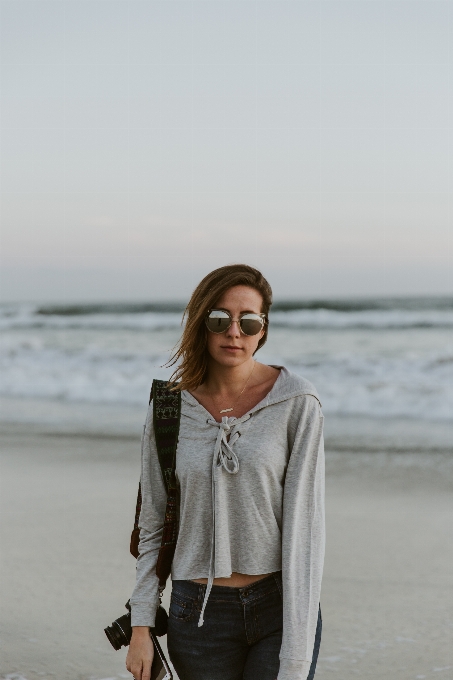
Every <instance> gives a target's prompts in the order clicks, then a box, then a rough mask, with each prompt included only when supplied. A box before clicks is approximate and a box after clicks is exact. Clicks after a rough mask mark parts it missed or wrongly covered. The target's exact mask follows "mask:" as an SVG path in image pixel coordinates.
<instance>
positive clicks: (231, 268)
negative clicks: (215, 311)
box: [167, 264, 272, 390]
mask: <svg viewBox="0 0 453 680" xmlns="http://www.w3.org/2000/svg"><path fill="white" fill-rule="evenodd" d="M233 286H249V287H250V288H254V289H255V290H257V291H258V293H260V295H261V297H262V298H263V304H262V309H261V313H262V314H266V321H267V315H268V313H269V309H270V307H271V305H272V288H271V287H270V285H269V283H268V282H267V281H266V279H265V278H264V276H263V275H262V274H261V272H260V271H258V269H255V268H254V267H250V266H249V265H247V264H229V265H226V266H225V267H219V269H214V271H212V272H210V273H209V274H208V275H207V276H205V277H204V279H203V280H202V281H200V283H199V284H198V286H197V287H196V288H195V290H194V292H193V293H192V297H191V298H190V300H189V304H188V305H187V307H186V309H185V311H184V315H183V321H184V319H186V325H185V328H184V331H183V334H182V336H181V340H180V341H179V343H178V344H177V346H176V348H175V350H174V352H173V355H172V357H171V359H170V361H169V362H168V364H167V366H174V365H175V364H176V363H178V366H177V368H176V369H175V371H174V372H173V375H172V376H171V378H170V382H172V383H175V382H177V381H178V385H177V386H174V388H173V389H177V390H194V389H196V388H197V387H198V386H199V385H201V383H202V382H204V380H205V379H206V373H207V369H208V351H207V349H206V344H207V333H208V330H207V328H206V326H205V323H204V319H205V316H206V314H207V313H208V310H209V309H211V308H212V307H213V306H214V305H215V303H216V301H217V300H218V299H219V298H220V297H221V296H222V295H223V294H224V293H225V292H226V291H227V290H229V289H230V288H232V287H233ZM267 330H268V326H267V323H265V325H264V335H263V337H262V338H260V340H259V342H258V347H257V348H256V351H257V350H259V349H260V347H262V346H263V345H264V343H265V342H266V340H267Z"/></svg>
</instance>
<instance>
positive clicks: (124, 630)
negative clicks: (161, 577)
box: [104, 600, 168, 650]
mask: <svg viewBox="0 0 453 680" xmlns="http://www.w3.org/2000/svg"><path fill="white" fill-rule="evenodd" d="M125 607H126V609H127V610H128V612H127V614H123V616H120V617H119V619H116V621H114V622H113V623H112V625H111V626H107V628H104V632H105V634H106V635H107V638H108V640H109V642H110V644H111V645H112V647H113V649H117V650H118V649H121V647H127V646H128V645H129V643H130V641H131V637H132V626H131V605H130V601H129V600H128V601H127V602H126V605H125ZM167 624H168V614H167V612H166V611H165V609H164V608H163V607H158V609H157V612H156V625H155V626H154V628H150V631H151V633H154V635H157V636H158V637H161V636H162V635H165V634H166V632H167Z"/></svg>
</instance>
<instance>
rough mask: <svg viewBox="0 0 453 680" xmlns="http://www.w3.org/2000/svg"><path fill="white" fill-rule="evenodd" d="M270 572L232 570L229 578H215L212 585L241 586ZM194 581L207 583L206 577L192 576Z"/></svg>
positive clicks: (253, 581)
mask: <svg viewBox="0 0 453 680" xmlns="http://www.w3.org/2000/svg"><path fill="white" fill-rule="evenodd" d="M272 573H273V572H271V573H270V574H239V573H238V572H237V571H233V573H232V574H231V576H230V577H229V578H215V579H214V582H213V585H215V586H229V587H230V588H243V587H244V586H249V585H250V584H251V583H255V581H260V580H261V579H262V578H266V576H270V575H271V574H272ZM190 580H191V581H193V582H194V583H207V582H208V579H207V578H192V579H190Z"/></svg>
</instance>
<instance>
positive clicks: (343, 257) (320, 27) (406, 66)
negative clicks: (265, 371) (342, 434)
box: [0, 0, 453, 302]
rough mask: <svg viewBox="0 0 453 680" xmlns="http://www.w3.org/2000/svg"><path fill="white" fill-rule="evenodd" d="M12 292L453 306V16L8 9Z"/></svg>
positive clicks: (80, 5)
mask: <svg viewBox="0 0 453 680" xmlns="http://www.w3.org/2000/svg"><path fill="white" fill-rule="evenodd" d="M0 6H1V35H0V42H1V146H2V158H1V162H2V166H1V217H2V228H1V250H0V257H1V264H2V276H1V289H2V290H1V293H2V299H3V300H4V301H10V300H52V301H62V302H64V301H69V300H70V301H74V300H93V301H94V300H135V299H139V300H146V299H150V300H157V299H162V298H180V299H186V298H187V297H188V295H189V294H190V292H191V290H192V289H193V287H194V286H195V285H196V283H197V282H198V280H199V279H200V278H201V277H202V276H203V275H205V274H206V273H207V272H208V271H210V270H211V269H213V268H215V267H217V266H220V265H222V264H226V263H230V262H247V263H250V264H253V265H255V266H258V267H260V268H261V269H262V270H263V273H264V274H265V275H266V276H268V278H269V280H270V282H271V284H272V286H273V288H274V292H275V295H276V297H280V298H281V297H293V298H295V297H296V298H297V297H322V296H332V297H336V296H350V295H353V296H361V295H405V294H433V293H434V294H435V293H450V294H451V293H453V285H452V276H451V269H452V223H451V216H450V212H451V211H450V196H451V192H452V191H453V187H452V177H451V173H450V165H451V157H452V140H451V134H450V129H451V125H452V113H453V108H452V103H453V97H452V95H453V87H452V86H453V82H452V75H453V69H451V68H450V64H451V63H453V49H452V48H453V40H452V36H453V5H452V2H447V1H443V0H419V1H417V2H414V1H412V0H404V1H402V2H387V1H385V0H355V1H350V0H334V1H331V2H330V1H329V2H328V1H324V0H310V1H305V0H295V1H292V2H286V1H284V0H283V1H282V0H277V1H276V0H271V1H265V0H257V1H251V0H241V1H240V2H236V1H234V0H227V1H220V0H219V1H218V0H203V1H200V0H195V1H193V2H192V1H191V0H178V1H176V0H161V1H155V0H144V1H137V0H80V1H79V0H78V1H74V0H31V1H26V2H25V1H23V0H12V1H11V0H1V1H0Z"/></svg>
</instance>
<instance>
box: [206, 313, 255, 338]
mask: <svg viewBox="0 0 453 680" xmlns="http://www.w3.org/2000/svg"><path fill="white" fill-rule="evenodd" d="M233 321H236V319H233V317H232V316H231V314H230V313H229V312H226V311H225V310H223V309H210V310H209V312H208V313H207V315H206V317H205V324H206V327H207V329H208V331H211V333H225V331H227V330H228V329H229V327H230V326H231V324H232V323H233ZM237 321H238V323H239V328H240V329H241V331H242V333H244V335H257V334H258V333H259V332H260V331H261V329H262V328H263V326H264V324H265V323H267V319H266V315H265V314H254V313H253V312H246V313H245V314H241V316H240V317H239V319H238V320H237Z"/></svg>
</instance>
